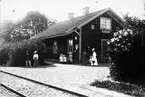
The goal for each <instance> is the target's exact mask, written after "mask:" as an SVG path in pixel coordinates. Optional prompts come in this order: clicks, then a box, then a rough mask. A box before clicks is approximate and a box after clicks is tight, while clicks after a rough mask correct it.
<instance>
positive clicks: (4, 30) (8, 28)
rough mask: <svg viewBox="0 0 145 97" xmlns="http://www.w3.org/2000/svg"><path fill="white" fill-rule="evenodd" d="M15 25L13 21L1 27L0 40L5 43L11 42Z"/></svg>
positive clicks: (4, 23)
mask: <svg viewBox="0 0 145 97" xmlns="http://www.w3.org/2000/svg"><path fill="white" fill-rule="evenodd" d="M14 25H15V24H14V23H13V22H12V21H5V22H3V23H1V25H0V40H1V41H3V42H10V41H11V37H10V36H11V32H12V31H13V30H14Z"/></svg>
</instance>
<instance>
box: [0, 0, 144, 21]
mask: <svg viewBox="0 0 145 97" xmlns="http://www.w3.org/2000/svg"><path fill="white" fill-rule="evenodd" d="M144 3H145V0H0V22H3V21H6V20H11V21H19V20H21V19H22V18H23V17H24V16H25V15H26V13H27V12H29V11H39V12H40V13H42V14H44V15H46V16H47V17H48V18H52V19H56V20H57V21H62V20H66V19H67V13H69V12H74V16H80V15H82V13H83V12H82V9H83V8H84V7H86V6H87V7H89V8H90V12H94V11H97V10H100V9H104V8H108V7H110V8H112V10H114V11H115V12H116V13H117V14H118V15H119V16H121V17H122V16H123V14H126V13H129V15H130V16H137V17H139V18H141V19H145V15H143V14H145V10H144V9H145V8H144Z"/></svg>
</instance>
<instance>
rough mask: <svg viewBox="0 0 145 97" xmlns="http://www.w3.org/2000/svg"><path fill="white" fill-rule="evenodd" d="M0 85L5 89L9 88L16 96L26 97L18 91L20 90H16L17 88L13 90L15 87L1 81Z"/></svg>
mask: <svg viewBox="0 0 145 97" xmlns="http://www.w3.org/2000/svg"><path fill="white" fill-rule="evenodd" d="M0 85H1V86H2V87H4V88H5V89H7V90H9V91H10V92H12V93H14V94H16V95H17V96H18V97H27V96H26V95H24V94H23V93H20V92H18V91H17V90H15V89H13V88H11V87H9V86H7V85H5V84H3V83H1V84H0Z"/></svg>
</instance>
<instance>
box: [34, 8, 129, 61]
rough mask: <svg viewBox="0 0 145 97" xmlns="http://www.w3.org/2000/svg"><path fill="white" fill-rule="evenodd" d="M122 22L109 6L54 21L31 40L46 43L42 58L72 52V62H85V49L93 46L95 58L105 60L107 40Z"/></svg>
mask: <svg viewBox="0 0 145 97" xmlns="http://www.w3.org/2000/svg"><path fill="white" fill-rule="evenodd" d="M126 24H127V23H126V22H125V21H124V20H123V19H122V18H120V17H119V16H118V15H117V14H116V13H115V12H114V11H113V10H112V9H111V8H106V9H103V10H99V11H96V12H92V13H89V8H88V7H85V8H84V15H82V16H79V17H73V13H70V19H69V20H65V21H61V22H58V23H56V24H54V25H52V26H51V27H49V28H48V29H46V30H45V31H43V32H41V33H39V34H38V35H36V36H34V37H32V38H31V39H41V40H43V41H45V43H46V44H47V48H46V49H45V50H46V51H47V53H46V57H47V58H48V59H59V56H60V54H65V55H66V56H68V55H69V54H72V55H73V61H74V62H84V61H86V59H85V56H87V55H85V54H86V53H87V54H88V50H91V48H95V50H96V53H97V55H98V59H99V61H101V60H105V59H107V58H108V57H107V49H108V47H107V40H108V39H110V38H111V37H112V35H113V32H115V31H116V30H117V29H123V28H125V27H126Z"/></svg>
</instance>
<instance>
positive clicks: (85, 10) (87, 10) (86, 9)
mask: <svg viewBox="0 0 145 97" xmlns="http://www.w3.org/2000/svg"><path fill="white" fill-rule="evenodd" d="M89 9H90V8H89V7H84V8H83V15H87V14H89Z"/></svg>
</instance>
